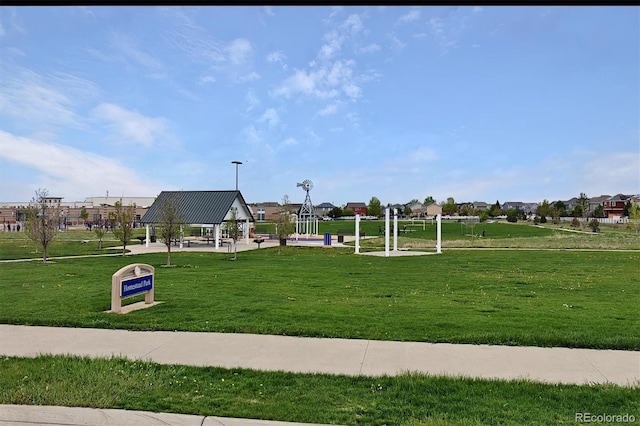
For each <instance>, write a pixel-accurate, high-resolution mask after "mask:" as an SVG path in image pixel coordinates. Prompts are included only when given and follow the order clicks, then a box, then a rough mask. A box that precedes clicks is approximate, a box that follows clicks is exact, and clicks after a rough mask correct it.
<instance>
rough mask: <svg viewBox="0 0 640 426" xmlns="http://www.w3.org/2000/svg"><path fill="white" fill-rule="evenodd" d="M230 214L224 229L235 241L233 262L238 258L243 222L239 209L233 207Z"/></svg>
mask: <svg viewBox="0 0 640 426" xmlns="http://www.w3.org/2000/svg"><path fill="white" fill-rule="evenodd" d="M229 212H230V215H229V220H227V221H226V222H225V224H224V227H225V230H226V231H227V234H228V235H229V238H231V239H232V240H233V258H231V260H236V259H237V258H238V249H237V243H238V238H240V234H241V228H242V221H241V220H239V219H238V208H237V207H231V210H229ZM285 238H286V237H285Z"/></svg>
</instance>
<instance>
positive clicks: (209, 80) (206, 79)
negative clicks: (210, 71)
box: [198, 75, 216, 84]
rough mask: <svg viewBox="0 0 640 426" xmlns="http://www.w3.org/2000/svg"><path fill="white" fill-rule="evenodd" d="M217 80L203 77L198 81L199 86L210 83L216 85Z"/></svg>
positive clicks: (210, 76) (211, 77)
mask: <svg viewBox="0 0 640 426" xmlns="http://www.w3.org/2000/svg"><path fill="white" fill-rule="evenodd" d="M215 81H216V78H215V77H214V76H212V75H203V76H202V77H200V80H198V83H199V84H208V83H215Z"/></svg>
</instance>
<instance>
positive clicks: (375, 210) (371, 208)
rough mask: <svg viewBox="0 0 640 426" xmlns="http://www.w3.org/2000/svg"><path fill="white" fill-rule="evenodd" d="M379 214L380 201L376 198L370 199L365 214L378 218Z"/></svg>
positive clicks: (380, 209)
mask: <svg viewBox="0 0 640 426" xmlns="http://www.w3.org/2000/svg"><path fill="white" fill-rule="evenodd" d="M381 213H382V208H381V207H380V200H379V199H377V198H376V197H371V200H369V205H368V206H367V214H369V215H371V216H377V217H380V214H381Z"/></svg>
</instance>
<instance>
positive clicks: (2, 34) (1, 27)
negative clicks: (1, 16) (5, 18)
mask: <svg viewBox="0 0 640 426" xmlns="http://www.w3.org/2000/svg"><path fill="white" fill-rule="evenodd" d="M5 35H7V33H6V31H5V30H4V27H3V26H2V21H0V37H3V36H5Z"/></svg>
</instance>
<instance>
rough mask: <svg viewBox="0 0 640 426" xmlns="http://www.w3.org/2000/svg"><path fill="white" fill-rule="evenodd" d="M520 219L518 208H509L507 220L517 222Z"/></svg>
mask: <svg viewBox="0 0 640 426" xmlns="http://www.w3.org/2000/svg"><path fill="white" fill-rule="evenodd" d="M517 221H518V211H517V210H516V209H509V210H507V222H514V223H515V222H517Z"/></svg>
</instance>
